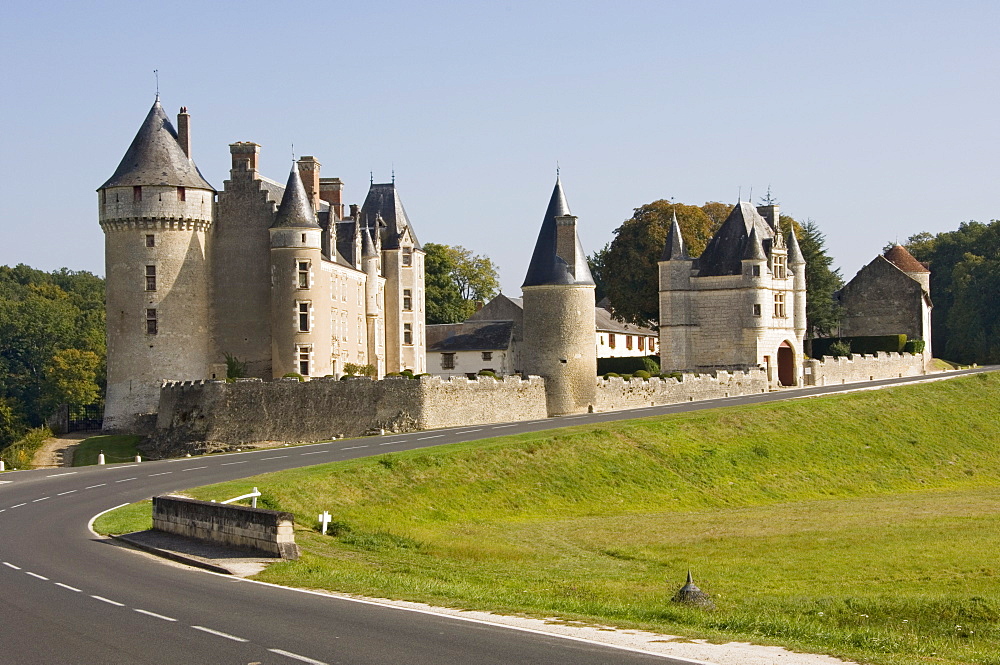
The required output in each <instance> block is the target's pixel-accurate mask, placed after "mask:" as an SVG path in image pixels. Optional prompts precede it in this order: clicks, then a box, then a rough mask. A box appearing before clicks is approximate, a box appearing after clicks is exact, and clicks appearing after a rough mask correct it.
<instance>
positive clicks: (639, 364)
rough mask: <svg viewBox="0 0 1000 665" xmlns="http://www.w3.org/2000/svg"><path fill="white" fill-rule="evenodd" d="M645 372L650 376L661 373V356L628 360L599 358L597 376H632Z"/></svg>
mask: <svg viewBox="0 0 1000 665" xmlns="http://www.w3.org/2000/svg"><path fill="white" fill-rule="evenodd" d="M639 370H643V371H645V372H649V373H650V374H659V373H660V357H659V356H632V357H626V358H598V359H597V374H598V375H599V376H603V375H605V374H609V373H612V372H613V373H615V374H632V373H634V372H638V371H639Z"/></svg>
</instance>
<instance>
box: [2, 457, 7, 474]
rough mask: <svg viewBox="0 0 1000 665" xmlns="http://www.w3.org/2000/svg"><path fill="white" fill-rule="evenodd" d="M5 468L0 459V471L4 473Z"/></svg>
mask: <svg viewBox="0 0 1000 665" xmlns="http://www.w3.org/2000/svg"><path fill="white" fill-rule="evenodd" d="M5 467H6V465H5V464H4V461H3V460H2V459H0V471H6V470H7V469H6V468H5Z"/></svg>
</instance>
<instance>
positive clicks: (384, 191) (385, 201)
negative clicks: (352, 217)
mask: <svg viewBox="0 0 1000 665" xmlns="http://www.w3.org/2000/svg"><path fill="white" fill-rule="evenodd" d="M393 177H394V178H395V176H393ZM379 216H381V217H382V220H384V223H385V227H384V228H383V230H382V249H399V241H400V239H401V238H402V237H403V232H404V231H405V230H406V229H409V230H410V237H411V238H413V246H414V247H416V248H417V249H420V241H418V240H417V234H416V233H415V232H414V231H413V226H411V225H410V218H409V217H408V216H407V215H406V210H405V209H404V208H403V202H402V201H401V200H400V198H399V192H397V191H396V183H395V182H390V183H383V184H379V183H374V182H373V183H372V184H371V186H370V187H369V188H368V196H367V197H365V202H364V204H363V205H362V206H361V221H362V223H363V224H364V225H365V226H366V227H368V228H371V229H375V230H376V232H377V231H378V228H379V227H378V226H377V223H376V220H377V219H378V217H379Z"/></svg>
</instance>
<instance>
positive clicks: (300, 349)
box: [295, 346, 312, 376]
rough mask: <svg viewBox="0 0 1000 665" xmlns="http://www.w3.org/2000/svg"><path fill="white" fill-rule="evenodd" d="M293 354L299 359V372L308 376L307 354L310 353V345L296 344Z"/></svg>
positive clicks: (309, 354)
mask: <svg viewBox="0 0 1000 665" xmlns="http://www.w3.org/2000/svg"><path fill="white" fill-rule="evenodd" d="M295 355H296V356H297V357H298V360H299V374H301V375H302V376H309V356H311V355H312V347H311V346H297V347H295Z"/></svg>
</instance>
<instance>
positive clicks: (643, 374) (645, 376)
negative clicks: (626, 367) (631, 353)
mask: <svg viewBox="0 0 1000 665" xmlns="http://www.w3.org/2000/svg"><path fill="white" fill-rule="evenodd" d="M632 376H634V377H636V378H637V379H642V380H643V381H649V377H650V374H649V372H647V371H646V370H644V369H638V370H636V371H635V372H633V373H632Z"/></svg>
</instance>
